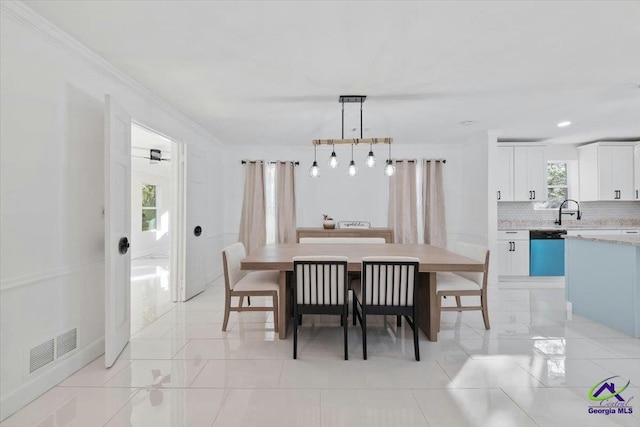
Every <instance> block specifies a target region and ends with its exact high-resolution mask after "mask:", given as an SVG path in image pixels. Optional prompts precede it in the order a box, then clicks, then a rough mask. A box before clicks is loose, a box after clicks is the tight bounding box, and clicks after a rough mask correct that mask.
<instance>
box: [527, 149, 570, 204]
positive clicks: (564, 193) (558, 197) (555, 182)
mask: <svg viewBox="0 0 640 427" xmlns="http://www.w3.org/2000/svg"><path fill="white" fill-rule="evenodd" d="M568 164H569V162H567V161H566V160H549V161H548V162H547V200H545V201H544V202H538V203H535V204H534V208H535V209H557V208H559V207H560V204H561V203H562V202H563V201H564V200H565V199H568V198H569V195H570V191H569V188H570V185H569V166H568Z"/></svg>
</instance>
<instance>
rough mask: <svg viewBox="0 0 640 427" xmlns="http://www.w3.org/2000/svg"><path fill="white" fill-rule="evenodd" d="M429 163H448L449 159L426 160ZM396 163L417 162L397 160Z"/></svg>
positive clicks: (413, 161)
mask: <svg viewBox="0 0 640 427" xmlns="http://www.w3.org/2000/svg"><path fill="white" fill-rule="evenodd" d="M424 160H426V161H427V162H442V163H447V159H424ZM395 161H396V162H407V163H415V162H416V161H417V160H395Z"/></svg>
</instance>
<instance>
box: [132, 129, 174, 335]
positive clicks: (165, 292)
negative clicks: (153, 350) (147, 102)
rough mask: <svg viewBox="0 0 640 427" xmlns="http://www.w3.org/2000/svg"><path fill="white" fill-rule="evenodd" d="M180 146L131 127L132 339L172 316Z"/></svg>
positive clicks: (160, 136)
mask: <svg viewBox="0 0 640 427" xmlns="http://www.w3.org/2000/svg"><path fill="white" fill-rule="evenodd" d="M180 145H181V144H180V143H178V142H175V141H172V140H171V139H169V138H167V137H165V136H163V135H161V134H159V133H157V132H155V131H153V130H151V129H149V128H147V127H145V126H143V125H140V124H138V123H132V124H131V335H132V336H133V335H134V334H135V333H136V332H138V331H139V330H141V329H142V328H144V327H145V326H147V325H148V324H150V323H151V322H153V321H154V320H156V319H158V318H159V317H160V316H162V315H163V314H165V313H166V312H167V311H169V310H171V309H172V308H173V305H174V301H175V300H176V298H175V296H176V295H177V293H178V292H177V286H178V284H179V282H180V280H179V278H180V271H176V270H181V269H180V267H179V266H180V260H179V258H180V253H181V252H180V251H179V250H178V248H177V247H176V245H178V246H179V245H180V241H179V239H180V233H179V231H180V227H179V223H178V222H177V221H178V220H179V219H180V218H181V216H182V214H181V213H182V206H181V203H180V200H181V194H180V193H181V192H180V191H179V188H180V186H179V185H178V182H179V181H180V180H181V176H180V168H178V167H176V165H175V163H176V162H178V163H180V160H181V149H180V148H181V147H180Z"/></svg>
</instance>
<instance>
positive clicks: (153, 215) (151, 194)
mask: <svg viewBox="0 0 640 427" xmlns="http://www.w3.org/2000/svg"><path fill="white" fill-rule="evenodd" d="M156 201H157V197H156V186H155V185H151V184H142V231H155V230H156V229H157V228H158V223H157V213H158V207H157V205H156Z"/></svg>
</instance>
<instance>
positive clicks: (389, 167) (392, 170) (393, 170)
mask: <svg viewBox="0 0 640 427" xmlns="http://www.w3.org/2000/svg"><path fill="white" fill-rule="evenodd" d="M394 173H396V167H395V166H393V162H392V161H391V144H389V158H388V159H387V163H386V165H385V167H384V174H385V175H387V176H391V175H393V174H394Z"/></svg>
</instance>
